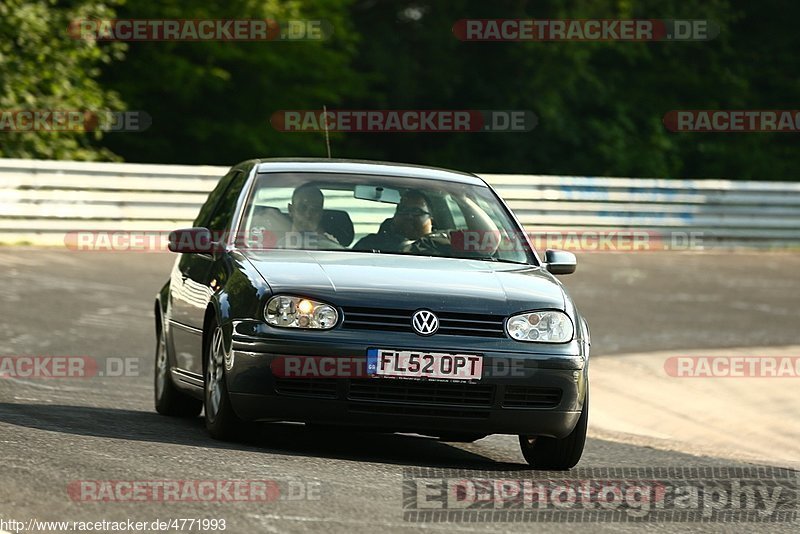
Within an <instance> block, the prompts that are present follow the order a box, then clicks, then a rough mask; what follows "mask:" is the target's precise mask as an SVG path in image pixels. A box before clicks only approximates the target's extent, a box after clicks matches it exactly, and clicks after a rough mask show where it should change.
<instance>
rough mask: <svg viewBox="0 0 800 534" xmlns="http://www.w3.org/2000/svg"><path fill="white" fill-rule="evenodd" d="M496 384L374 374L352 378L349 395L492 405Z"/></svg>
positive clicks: (381, 399) (367, 398) (410, 401)
mask: <svg viewBox="0 0 800 534" xmlns="http://www.w3.org/2000/svg"><path fill="white" fill-rule="evenodd" d="M494 390H495V387H494V386H493V385H487V384H472V383H468V382H467V383H463V382H435V381H421V380H402V379H391V378H371V379H365V380H351V381H350V390H349V392H348V395H347V397H348V399H351V400H357V401H378V402H395V403H406V404H450V405H456V406H470V407H472V406H475V407H485V408H489V407H491V406H492V401H493V400H494Z"/></svg>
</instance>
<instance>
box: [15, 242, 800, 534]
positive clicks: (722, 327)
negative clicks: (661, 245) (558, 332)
mask: <svg viewBox="0 0 800 534" xmlns="http://www.w3.org/2000/svg"><path fill="white" fill-rule="evenodd" d="M173 260H174V257H173V256H171V255H169V254H135V253H95V252H89V253H80V252H65V251H56V250H33V249H14V248H1V249H0V269H2V273H3V274H2V281H3V284H2V285H3V287H2V292H1V293H0V299H2V314H1V315H0V324H1V325H2V336H0V356H14V355H52V356H65V355H70V356H76V355H80V356H89V357H92V358H95V359H97V360H99V361H101V362H102V361H104V360H107V359H115V360H114V361H123V360H122V359H128V362H129V364H130V365H133V367H130V368H129V374H131V375H136V374H138V376H122V377H119V376H102V377H100V376H96V377H90V378H74V379H59V380H47V379H37V380H26V379H21V378H13V379H12V378H0V457H2V478H1V479H0V481H1V482H2V483H0V519H5V520H8V519H12V518H13V519H16V520H21V521H28V520H29V519H31V518H35V519H38V520H75V521H99V520H103V519H105V520H127V519H133V520H135V521H148V522H152V521H153V520H155V519H161V520H169V519H175V518H195V519H197V518H217V519H223V518H224V519H225V520H226V525H227V532H237V533H238V532H247V533H250V532H306V531H308V532H310V531H317V530H320V529H322V528H324V529H325V530H327V531H330V532H376V531H382V532H389V531H412V530H424V531H435V532H460V531H464V532H473V531H475V532H478V531H480V532H502V531H519V532H530V531H533V530H547V531H555V530H556V529H559V528H570V529H576V530H585V531H597V530H614V531H618V530H625V531H634V530H639V528H640V527H641V525H639V526H637V525H636V524H625V523H621V522H611V523H603V524H597V523H572V524H569V525H565V524H563V523H562V524H559V523H549V524H536V525H532V524H530V523H510V522H504V523H493V522H460V523H453V524H442V523H436V522H424V523H414V522H409V521H406V520H404V517H403V502H404V501H403V487H404V484H403V476H404V475H403V473H404V469H405V468H410V467H434V468H457V469H478V470H482V471H490V472H491V471H498V472H506V471H519V470H524V469H525V468H526V465H525V464H523V459H522V457H521V455H520V453H519V451H518V445H517V442H516V438H514V437H511V436H492V437H489V438H487V439H484V440H480V441H478V442H476V443H474V444H468V445H465V444H451V443H442V442H438V441H435V440H432V439H428V438H423V437H417V436H406V435H372V434H361V433H358V434H351V435H348V434H344V433H325V432H312V431H310V430H308V429H306V428H305V427H303V426H302V425H288V424H269V425H261V426H260V427H259V428H258V430H257V431H256V432H254V434H253V435H252V436H250V437H249V438H248V439H247V440H246V441H244V442H242V443H239V444H224V443H220V442H216V441H213V440H212V439H210V438H209V437H207V435H206V433H205V429H204V427H203V422H202V419H201V418H197V419H195V420H179V419H168V418H164V417H161V416H159V415H157V414H156V413H155V411H154V409H153V401H152V397H153V392H152V382H153V371H152V366H153V364H152V355H153V349H154V345H155V340H154V335H153V317H152V308H153V296H154V294H155V293H156V291H157V290H158V289H159V288H160V287H161V285H162V284H163V282H164V281H165V280H166V278H167V275H168V272H169V269H170V266H171V264H172V262H173ZM578 260H579V263H578V272H577V273H576V274H574V275H572V276H567V277H564V278H563V280H564V282H565V283H566V285H567V286H568V288H569V290H570V292H571V294H572V296H573V297H574V299H575V301H576V302H577V304H578V306H579V307H580V308H581V309H582V310H583V312H584V313H585V315H586V316H587V317H588V320H589V324H590V327H591V330H592V335H593V337H592V341H593V357H596V358H613V357H614V355H615V354H623V353H631V352H650V351H662V350H681V349H686V350H688V349H704V348H709V349H710V348H726V347H748V346H753V347H759V346H783V345H787V346H788V345H798V344H800V343H798V338H799V337H800V335H799V334H798V311H797V309H798V304H800V275H798V273H800V254H789V253H755V252H748V253H737V252H714V253H702V254H679V253H656V252H643V253H638V254H637V253H630V254H625V253H616V254H600V253H588V254H583V255H579V256H578ZM100 367H101V368H103V369H107V367H105V366H104V365H103V364H102V363H101V365H100ZM137 368H138V371H137ZM589 425H590V435H591V418H590V422H589ZM737 465H742V464H737V463H736V462H733V461H731V460H723V459H717V458H711V457H700V456H690V455H687V454H682V453H678V452H668V451H660V450H656V449H653V448H649V447H643V446H636V445H633V444H625V443H618V442H611V441H603V440H600V439H590V440H589V441H588V443H587V447H586V451H585V453H584V457H583V460H582V461H581V464H580V465H579V467H581V468H592V467H614V468H619V467H631V468H642V467H651V466H661V467H714V466H717V467H732V466H737ZM462 476H463V475H462ZM521 476H523V475H521ZM187 479H188V480H229V479H231V480H240V479H247V480H273V481H277V484H278V486H279V488H280V496H279V497H277V498H276V499H275V500H271V501H267V502H214V503H209V502H151V501H147V500H144V501H135V502H134V501H129V502H86V501H81V500H74V499H73V497H74V495H71V493H70V492H69V491H68V490H69V488H74V487H75V484H77V483H78V481H85V480H128V481H130V480H149V481H152V480H187ZM5 528H6V530H8V527H5ZM651 528H656V529H657V530H658V531H660V532H686V531H688V530H689V529H692V530H695V531H708V532H712V531H720V530H722V529H723V528H724V529H725V530H726V531H728V532H731V531H735V532H750V531H752V529H753V528H754V527H753V525H751V524H747V523H740V524H725V525H722V524H719V523H683V522H676V521H673V522H667V523H663V524H658V525H651ZM758 529H759V530H765V531H766V530H768V531H773V532H796V529H797V524H796V523H795V524H788V523H768V524H761V525H758ZM0 530H2V528H0ZM173 531H177V530H173ZM194 531H195V532H197V529H196V527H195V530H194Z"/></svg>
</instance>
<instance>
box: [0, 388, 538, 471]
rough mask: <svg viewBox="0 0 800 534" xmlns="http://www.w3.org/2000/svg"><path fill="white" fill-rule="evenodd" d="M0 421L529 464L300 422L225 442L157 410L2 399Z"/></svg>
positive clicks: (207, 444)
mask: <svg viewBox="0 0 800 534" xmlns="http://www.w3.org/2000/svg"><path fill="white" fill-rule="evenodd" d="M0 422H2V423H6V424H10V425H16V426H22V427H27V428H34V429H39V430H47V431H50V432H60V433H65V434H74V435H79V436H91V437H99V438H110V439H122V440H134V441H146V442H153V443H165V444H172V445H184V446H187V447H203V448H218V449H228V450H240V451H249V452H265V453H272V454H281V455H290V456H313V457H321V458H331V459H344V460H352V461H361V462H381V463H386V464H395V465H408V466H423V467H449V468H459V467H460V468H472V469H477V468H479V469H488V470H519V469H527V468H528V465H527V464H524V463H519V464H515V463H508V462H497V461H495V460H493V459H492V458H489V457H487V456H483V455H480V454H476V453H473V452H470V451H465V450H463V449H461V448H458V447H454V446H452V445H449V444H447V443H444V442H441V441H438V440H436V439H433V438H426V437H420V436H413V435H404V434H381V433H373V432H363V431H349V430H342V431H320V430H311V429H309V428H307V427H305V426H304V425H299V424H287V423H258V424H253V425H250V427H249V428H248V430H247V432H246V434H245V435H244V436H243V437H242V439H241V440H240V441H238V442H221V441H216V440H214V439H212V438H210V437H209V436H208V435H207V434H206V431H205V427H204V424H203V419H202V418H200V417H195V418H191V419H181V418H168V417H164V416H161V415H158V414H156V413H154V412H143V411H134V410H122V409H116V408H95V407H85V406H68V405H59V404H55V405H54V404H24V403H0Z"/></svg>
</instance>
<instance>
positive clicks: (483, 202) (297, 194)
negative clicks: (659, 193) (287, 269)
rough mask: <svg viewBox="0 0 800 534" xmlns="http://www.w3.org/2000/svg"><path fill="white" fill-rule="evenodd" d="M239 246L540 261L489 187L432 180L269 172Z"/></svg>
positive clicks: (251, 202) (256, 191)
mask: <svg viewBox="0 0 800 534" xmlns="http://www.w3.org/2000/svg"><path fill="white" fill-rule="evenodd" d="M238 235H239V236H240V237H239V239H237V245H238V246H239V247H242V248H249V249H301V250H348V251H352V252H359V253H370V254H404V255H418V256H441V257H452V258H470V259H479V260H484V261H500V262H513V263H536V261H535V259H534V257H533V254H532V252H531V250H530V247H529V245H528V243H527V241H526V240H525V239H524V238H521V236H522V231H521V229H520V228H519V227H518V226H517V225H516V223H515V222H514V221H513V219H511V217H510V216H509V214H508V212H507V211H506V209H505V208H504V207H503V205H502V204H501V203H500V202H499V200H498V199H497V197H496V196H495V194H494V193H493V192H492V191H491V189H489V188H488V187H486V186H485V185H471V184H464V183H458V182H448V181H435V180H430V179H418V178H405V177H391V176H371V175H350V174H329V173H268V174H260V175H258V176H257V177H256V183H255V185H254V187H253V189H252V191H251V193H250V196H249V199H248V202H247V205H246V207H245V210H244V215H243V217H242V221H241V223H240V227H239V233H238Z"/></svg>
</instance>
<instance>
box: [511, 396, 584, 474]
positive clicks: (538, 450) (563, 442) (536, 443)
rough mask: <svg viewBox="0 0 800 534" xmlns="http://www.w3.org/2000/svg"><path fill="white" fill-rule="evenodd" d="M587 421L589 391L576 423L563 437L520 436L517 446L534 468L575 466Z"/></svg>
mask: <svg viewBox="0 0 800 534" xmlns="http://www.w3.org/2000/svg"><path fill="white" fill-rule="evenodd" d="M588 422H589V393H588V391H587V393H586V399H584V401H583V410H582V411H581V416H580V418H578V423H577V424H576V425H575V428H574V429H573V430H572V432H571V433H570V434H569V435H568V436H567V437H565V438H561V439H558V438H546V437H539V436H520V437H519V446H520V449H521V450H522V455H523V456H524V457H525V460H527V462H528V463H529V464H530V465H531V467H533V468H535V469H553V470H565V469H570V468H572V467H575V466H576V465H577V463H578V462H579V461H580V459H581V455H582V454H583V447H584V444H585V443H586V429H587V428H588Z"/></svg>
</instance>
